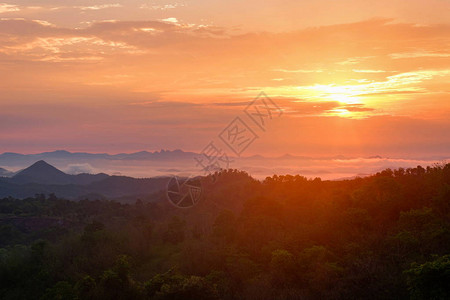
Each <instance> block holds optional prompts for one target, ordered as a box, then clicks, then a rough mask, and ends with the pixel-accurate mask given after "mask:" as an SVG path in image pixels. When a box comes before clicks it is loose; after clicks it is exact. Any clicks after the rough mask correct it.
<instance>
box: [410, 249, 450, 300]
mask: <svg viewBox="0 0 450 300" xmlns="http://www.w3.org/2000/svg"><path fill="white" fill-rule="evenodd" d="M405 274H406V275H407V276H408V279H407V282H408V289H409V291H410V293H411V299H417V300H425V299H427V300H444V299H450V255H445V256H441V257H438V258H435V259H434V260H433V261H429V262H426V263H424V264H417V263H413V264H412V265H411V268H410V269H409V270H407V271H405Z"/></svg>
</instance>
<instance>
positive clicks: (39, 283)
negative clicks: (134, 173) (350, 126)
mask: <svg viewBox="0 0 450 300" xmlns="http://www.w3.org/2000/svg"><path fill="white" fill-rule="evenodd" d="M200 180H201V186H202V198H201V200H200V201H199V203H198V205H196V206H194V207H192V208H189V209H180V208H176V207H173V206H172V205H170V203H169V202H168V201H167V200H166V199H165V193H164V192H163V191H162V192H160V193H157V194H155V195H154V196H153V198H154V199H152V200H151V201H148V200H147V199H145V200H141V199H136V201H135V203H134V204H121V203H118V202H114V201H107V200H97V201H93V200H80V201H69V200H65V199H61V198H59V197H58V195H54V194H49V195H44V194H37V195H35V196H34V197H30V198H26V199H14V198H12V197H7V198H3V199H0V298H1V299H5V300H6V299H42V300H46V299H65V300H72V299H73V300H75V299H187V300H189V299H196V300H202V299H280V300H281V299H450V164H438V165H434V166H430V167H426V168H424V167H421V166H418V167H416V168H408V169H395V170H391V169H386V170H384V171H381V172H379V173H377V174H374V175H372V176H368V177H364V178H354V179H348V180H337V181H322V180H321V179H320V178H315V179H308V178H305V177H303V176H299V175H295V176H292V175H283V176H281V175H280V176H277V175H274V176H272V177H268V178H266V179H265V180H263V181H258V180H255V179H253V178H252V177H251V176H250V175H249V174H247V173H245V172H243V171H239V170H223V171H221V172H218V173H216V174H213V175H210V176H206V177H202V178H201V179H200Z"/></svg>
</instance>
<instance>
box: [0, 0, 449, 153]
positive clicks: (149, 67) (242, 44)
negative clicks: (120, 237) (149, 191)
mask: <svg viewBox="0 0 450 300" xmlns="http://www.w3.org/2000/svg"><path fill="white" fill-rule="evenodd" d="M335 2H336V1H325V0H320V1H316V2H313V1H310V2H304V3H303V1H302V3H299V1H286V2H285V3H284V5H285V6H284V7H281V6H279V3H278V2H276V1H268V2H264V3H261V2H260V1H258V2H256V1H249V2H245V3H211V2H207V1H199V2H198V3H197V2H196V3H184V2H183V3H181V2H180V3H178V2H170V1H159V2H158V3H154V4H143V3H142V2H141V1H127V2H125V1H114V2H111V3H105V2H101V3H100V2H97V1H93V2H92V1H90V2H80V3H77V5H73V6H71V5H61V3H60V2H58V1H56V0H55V1H53V0H48V1H45V2H42V3H40V4H39V5H35V6H30V5H28V4H27V3H26V2H25V1H10V2H8V3H0V79H1V80H0V89H1V91H2V93H1V95H0V105H2V116H3V120H9V119H10V118H13V117H14V116H15V117H17V118H19V119H26V118H27V117H28V116H29V114H31V112H32V111H33V110H36V107H35V105H42V106H47V105H57V106H58V107H59V106H63V107H64V106H67V107H78V110H79V111H83V115H82V116H81V117H79V119H80V121H79V123H76V122H75V121H74V123H72V122H69V121H67V122H63V123H64V124H65V123H67V125H66V126H63V125H61V126H60V128H59V129H58V130H61V132H60V133H61V136H63V134H62V133H63V132H66V133H73V132H76V127H77V126H81V127H83V126H88V127H87V128H89V130H90V131H91V133H90V134H89V138H87V139H86V143H87V144H88V143H89V142H90V141H92V140H93V139H96V140H101V139H102V137H101V135H102V134H104V132H102V130H100V128H104V126H106V125H104V124H108V126H111V128H115V129H114V130H112V133H111V135H112V136H114V134H115V133H117V136H116V137H115V138H112V137H110V139H115V140H117V141H119V142H118V145H117V148H118V149H121V147H129V146H128V145H130V142H129V138H128V137H127V139H126V140H127V141H128V144H127V146H124V143H125V142H120V141H121V135H122V134H124V132H125V131H126V130H125V128H126V126H130V127H128V128H139V130H142V132H141V133H142V134H144V132H151V131H152V130H153V128H156V127H158V128H159V129H158V130H165V131H167V134H174V135H175V136H176V135H177V133H174V132H175V131H174V129H173V128H178V127H176V126H179V124H183V122H194V123H195V127H196V128H200V129H198V132H197V133H198V136H199V137H200V136H201V137H203V138H206V137H207V135H208V134H210V131H209V128H210V127H211V124H212V123H214V122H217V123H219V122H226V117H228V116H230V115H233V113H238V112H239V111H240V110H241V109H242V108H243V106H244V103H247V102H248V101H250V100H251V99H252V98H253V97H255V96H256V95H257V94H258V93H259V92H260V91H265V92H266V93H267V94H268V95H269V96H271V97H272V98H273V99H276V100H277V103H279V105H280V106H281V107H283V109H284V110H285V112H286V117H285V120H284V121H283V122H286V124H285V125H283V126H285V128H289V127H292V126H300V125H299V124H298V122H299V121H300V120H303V121H304V122H307V121H306V120H307V118H310V119H311V118H320V119H321V120H322V123H320V124H323V125H320V126H323V130H324V132H327V131H326V130H327V129H326V128H329V129H328V130H329V132H328V133H331V132H332V129H333V125H332V124H333V122H334V121H333V120H334V119H335V118H338V119H342V120H349V121H350V122H353V123H352V124H359V125H358V126H360V127H361V126H362V125H361V124H371V126H362V128H364V130H366V131H367V133H366V134H365V135H362V136H360V137H359V138H358V139H359V141H358V144H361V143H362V144H364V143H365V144H366V145H369V144H371V143H372V142H373V141H375V140H377V139H376V138H375V137H373V134H377V132H379V130H377V129H376V128H375V126H376V125H375V124H381V123H383V122H387V123H389V122H393V123H392V124H394V123H396V122H398V119H397V118H403V119H402V120H403V121H404V122H405V124H406V123H410V122H412V121H411V120H420V121H423V120H426V122H439V124H440V125H439V126H440V128H443V129H442V134H443V132H444V131H445V129H448V120H449V119H450V117H449V112H450V108H449V103H450V102H449V100H450V99H449V95H450V90H449V89H448V82H450V47H449V45H450V24H449V20H448V16H446V15H445V14H444V13H443V11H445V10H446V9H448V8H449V5H448V2H445V1H435V0H433V1H432V2H433V5H435V8H434V9H430V3H428V2H427V1H417V0H414V1H410V2H409V3H408V6H407V7H406V6H405V5H404V4H400V3H397V4H393V3H392V2H390V1H380V3H377V5H374V7H372V8H371V10H366V9H364V7H363V4H361V2H359V1H349V0H345V1H343V2H342V3H341V4H342V5H344V3H345V5H346V6H345V7H347V9H346V10H333V7H335V6H336V5H337V4H336V3H335ZM340 7H341V8H342V7H344V6H340ZM311 9H314V11H317V12H318V13H317V14H316V15H314V14H311V13H310V11H311ZM245 10H247V11H250V12H251V13H248V14H244V13H243V11H245ZM331 10H333V13H331ZM327 11H328V12H327ZM400 11H402V12H403V13H395V12H400ZM425 11H427V12H428V17H427V18H425V17H424V15H422V14H420V13H421V12H425ZM206 12H208V14H206ZM225 17H227V18H225ZM231 17H232V18H231ZM18 103H21V104H22V108H21V109H19V108H18V106H17V105H18ZM130 104H132V105H130ZM135 107H141V111H137V110H136V109H135ZM162 107H167V108H168V109H167V110H165V108H164V109H163V108H162ZM169 108H170V109H169ZM161 109H162V110H164V113H165V115H161V114H160V112H159V110H161ZM100 110H101V113H100ZM56 111H57V112H58V113H59V110H56V109H55V110H52V108H51V106H49V107H48V110H47V114H46V113H45V112H44V111H43V112H42V114H41V115H39V114H38V115H39V117H37V115H36V117H30V120H29V121H27V122H25V123H27V124H28V123H30V126H34V125H35V124H42V126H44V127H45V126H46V125H45V124H47V123H49V124H50V123H51V124H52V125H48V126H54V123H52V122H53V121H52V120H57V119H58V120H60V119H61V118H60V117H56V116H55V115H54V114H56V113H57V112H56ZM75 111H76V110H73V109H72V110H71V109H68V110H66V113H67V114H66V117H67V119H68V120H72V119H75ZM94 112H97V113H98V114H99V115H101V116H103V118H105V119H102V118H97V117H95V115H96V113H94ZM144 112H145V113H144ZM72 114H74V115H72ZM155 114H158V118H156V119H154V118H152V117H149V116H154V115H155ZM31 115H32V114H31ZM382 119H383V121H381V120H382ZM113 120H122V121H123V124H128V125H126V126H125V125H123V126H124V127H122V128H120V127H118V126H119V125H117V124H113V125H111V124H110V123H111V122H113ZM156 120H157V121H156ZM374 120H378V121H376V122H375V123H374ZM403 121H402V122H403ZM5 122H6V121H5ZM54 122H56V121H54ZM155 122H156V123H157V124H156V123H155ZM158 122H159V123H158ZM289 122H291V123H289ZM442 122H443V123H444V124H446V125H445V126H441V125H442ZM25 123H24V124H25ZM8 124H9V126H12V127H11V128H10V129H9V131H8V133H6V132H2V133H0V137H3V139H4V140H5V141H9V142H6V143H5V145H10V146H11V147H12V148H14V147H16V146H17V147H20V145H21V144H23V143H25V142H23V141H21V138H20V136H22V137H23V138H26V135H27V129H26V126H25V125H24V126H16V125H14V126H13V125H11V123H8ZM33 124H34V125H33ZM77 124H78V125H77ZM83 124H84V125H83ZM96 124H97V125H98V126H97V125H96ZM163 124H165V125H164V126H165V127H164V126H163ZM327 124H328V125H327ZM427 124H428V123H427ZM216 125H217V126H218V127H220V126H219V125H218V124H216ZM428 125H429V128H435V127H434V123H433V125H431V123H430V124H428ZM428 125H427V126H428ZM155 126H156V127H155ZM160 126H162V127H160ZM410 126H412V125H410ZM427 126H425V127H427ZM44 127H43V128H42V131H40V132H45V128H44ZM96 128H99V130H98V132H96ZM161 128H163V129H161ZM398 128H400V127H398ZM406 128H407V127H405V128H403V127H402V129H401V130H406ZM427 128H428V127H427ZM279 130H282V129H279ZM318 130H319V129H318ZM427 130H428V129H427ZM430 130H431V129H430ZM287 131H288V130H287ZM319 131H320V130H319ZM402 132H403V131H402ZM141 133H136V135H135V136H136V137H135V141H134V142H133V143H131V144H134V145H140V146H133V147H138V148H145V147H147V146H148V144H146V143H145V142H142V141H140V140H141V139H142V137H143V136H142V134H141ZM185 134H186V133H183V134H181V135H185ZM436 134H438V133H436ZM44 135H45V134H44ZM398 135H399V136H405V135H404V134H400V133H398ZM12 136H14V137H15V138H14V139H12ZM131 136H133V135H131ZM175 136H174V137H173V138H172V139H171V140H170V142H167V141H165V140H163V139H161V138H160V137H155V139H154V142H152V143H156V144H158V145H159V144H161V146H162V144H164V143H169V144H168V145H167V147H173V148H190V147H191V148H192V147H195V143H192V144H189V145H186V147H184V146H185V145H182V144H177V143H176V142H175V141H177V138H176V137H175ZM279 136H280V138H282V137H284V138H285V139H288V138H287V137H286V134H285V133H280V134H279ZM42 138H43V139H46V137H42ZM296 139H297V138H294V140H296ZM348 139H349V141H348V143H349V144H351V141H350V138H348ZM355 139H356V138H355ZM409 139H410V140H411V141H410V142H411V143H412V142H414V137H410V138H409ZM300 140H302V139H301V138H300V137H298V139H297V142H298V143H300ZM447 140H448V138H446V137H443V142H442V143H440V144H439V145H440V146H439V145H438V146H436V147H437V148H436V149H438V150H430V152H433V151H437V152H443V151H444V150H443V149H445V147H446V145H448V144H446V143H447ZM302 141H303V140H302ZM311 141H312V140H311ZM284 142H286V145H287V144H289V143H288V142H287V141H284ZM289 142H290V141H289ZM422 142H423V140H421V138H417V141H415V143H417V144H420V143H422ZM17 143H18V144H17ZM61 143H63V142H62V141H61ZM280 143H282V141H280ZM302 143H305V141H303V142H302ZM383 143H386V141H384V140H383ZM436 144H438V143H436ZM14 145H16V146H14ZM146 145H147V146H146ZM152 145H153V144H152ZM133 147H132V148H133ZM148 147H149V146H148ZM430 147H435V146H430ZM292 148H294V146H293V147H292ZM397 148H398V147H397ZM397 148H396V149H397ZM433 149H434V148H433ZM294 150H295V149H293V150H292V151H294ZM418 151H419V150H418ZM444 152H445V151H444Z"/></svg>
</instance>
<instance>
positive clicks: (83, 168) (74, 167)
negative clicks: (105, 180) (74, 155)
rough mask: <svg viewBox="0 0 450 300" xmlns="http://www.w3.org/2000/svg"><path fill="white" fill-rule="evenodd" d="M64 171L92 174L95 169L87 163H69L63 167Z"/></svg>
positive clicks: (74, 173)
mask: <svg viewBox="0 0 450 300" xmlns="http://www.w3.org/2000/svg"><path fill="white" fill-rule="evenodd" d="M64 171H65V173H67V174H72V175H77V174H82V173H88V174H94V173H95V169H94V168H93V167H92V166H91V165H90V164H88V163H84V164H69V165H67V167H66V168H65V169H64Z"/></svg>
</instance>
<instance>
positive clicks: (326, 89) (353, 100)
mask: <svg viewBox="0 0 450 300" xmlns="http://www.w3.org/2000/svg"><path fill="white" fill-rule="evenodd" d="M313 88H314V89H315V90H316V91H317V92H319V93H321V95H320V96H321V97H322V98H323V99H328V100H331V101H338V102H340V103H342V104H360V103H361V101H360V99H359V97H357V95H358V94H359V93H360V91H357V90H356V89H355V87H354V86H352V85H344V86H339V85H332V84H331V85H319V84H317V85H315V86H314V87H313Z"/></svg>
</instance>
